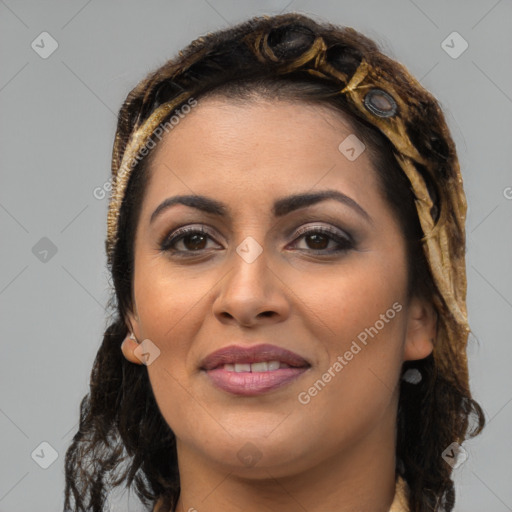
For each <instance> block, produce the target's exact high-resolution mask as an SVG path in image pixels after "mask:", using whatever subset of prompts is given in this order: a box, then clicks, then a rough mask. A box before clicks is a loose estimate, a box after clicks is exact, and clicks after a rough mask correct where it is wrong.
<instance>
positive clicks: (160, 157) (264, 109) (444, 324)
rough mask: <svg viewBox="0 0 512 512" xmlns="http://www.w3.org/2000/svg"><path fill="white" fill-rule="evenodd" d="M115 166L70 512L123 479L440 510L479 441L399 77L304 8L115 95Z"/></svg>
mask: <svg viewBox="0 0 512 512" xmlns="http://www.w3.org/2000/svg"><path fill="white" fill-rule="evenodd" d="M112 173H113V183H112V185H113V188H112V197H111V201H110V207H109V214H108V237H107V241H106V250H107V255H108V264H109V268H110V270H111V272H112V277H113V282H114V286H115V315H116V316H115V318H114V320H113V322H112V324H111V325H110V326H109V327H108V329H107V330H106V332H105V336H104V339H103V344H102V346H101V347H100V350H99V352H98V355H97V358H96V361H95V364H94V368H93V371H92V376H91V390H90V393H89V395H87V396H86V397H85V398H84V400H83V401H82V405H81V423H80V429H79V431H78V432H77V434H76V435H75V437H74V440H73V443H72V445H71V446H70V447H69V449H68V452H67V455H66V503H65V507H66V509H71V510H94V511H100V510H103V508H102V507H103V505H104V501H105V497H106V494H107V493H108V491H109V489H110V488H111V487H115V486H118V485H120V484H121V483H123V482H126V485H128V486H131V485H133V487H134V488H135V490H136V492H137V495H138V496H139V498H140V499H141V500H142V501H143V502H144V503H145V504H150V506H151V507H152V510H154V511H155V512H162V511H165V512H168V511H171V510H172V511H181V510H187V511H193V510H197V511H199V512H201V511H203V510H207V511H209V512H215V511H220V510H222V511H231V510H233V511H234V510H244V511H259V510H275V509H276V508H277V507H279V510H281V511H283V510H284V511H296V510H308V511H309V512H314V511H317V510H333V511H334V510H336V511H354V510H358V511H372V512H381V511H382V512H388V511H392V512H398V511H411V512H419V511H443V510H444V511H450V510H452V509H453V504H454V500H455V498H454V488H453V481H452V479H451V472H452V468H453V466H455V465H456V463H460V461H461V459H460V458H459V459H458V458H457V456H458V455H461V454H462V455H463V453H464V452H463V449H462V448H461V447H460V444H461V443H462V442H463V441H464V439H465V438H466V437H467V436H470V435H475V434H477V433H478V432H480V431H481V429H482V428H483V425H484V417H483V413H482V410H481V408H480V407H479V406H478V404H477V403H476V402H475V401H473V400H472V398H471V394H470V390H469V384H468V373H467V360H466V350H465V349H466V342H467V337H468V332H469V328H468V325H467V317H466V305H465V295H466V276H465V263H464V248H465V232H464V222H465V213H466V203H465V197H464V192H463V189H462V179H461V176H460V171H459V166H458V161H457V156H456V152H455V146H454V143H453V141H452V138H451V136H450V134H449V131H448V128H447V126H446V124H445V121H444V117H443V114H442V112H441V110H440V108H439V106H438V104H437V102H436V100H435V99H434V98H433V97H432V95H430V94H429V93H428V92H427V91H425V90H424V89H423V88H422V87H421V85H420V84H419V83H418V82H417V81H416V80H415V79H414V78H413V77H412V76H411V75H410V74H409V73H408V72H407V70H406V69H405V68H404V67H403V66H402V65H400V64H399V63H397V62H395V61H393V60H391V59H389V58H388V57H386V56H385V55H383V54H382V53H381V52H380V51H379V50H378V48H377V46H376V45H375V44H374V43H373V42H372V41H371V40H369V39H368V38H366V37H365V36H363V35H361V34H359V33H358V32H356V31H355V30H353V29H350V28H341V27H336V26H332V25H328V24H321V23H318V22H316V21H314V20H312V19H310V18H308V17H306V16H303V15H299V14H285V15H279V16H273V17H261V18H254V19H251V20H249V21H247V22H245V23H243V24H240V25H238V26H236V27H234V28H231V29H229V30H224V31H221V32H217V33H213V34H208V35H207V36H205V37H201V38H199V39H197V40H195V41H194V42H192V43H191V44H190V45H189V46H188V47H187V48H186V49H185V50H183V51H182V52H180V54H179V57H178V58H176V59H173V60H171V61H169V62H167V63H166V64H164V65H163V66H162V67H161V68H159V69H158V70H157V71H155V72H154V73H152V74H150V75H149V76H148V77H147V78H146V79H145V80H143V81H142V82H141V83H140V84H139V85H138V86H137V87H136V88H135V89H133V91H132V92H131V93H130V94H129V95H128V97H127V99H126V101H125V103H124V105H123V107H122V108H121V111H120V115H119V123H118V129H117V134H116V140H115V145H114V151H113V165H112ZM470 420H474V424H473V425H472V426H470ZM457 461H458V462H457ZM72 501H74V505H73V507H74V508H70V507H71V502H72Z"/></svg>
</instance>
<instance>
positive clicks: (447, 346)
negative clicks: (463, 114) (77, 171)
mask: <svg viewBox="0 0 512 512" xmlns="http://www.w3.org/2000/svg"><path fill="white" fill-rule="evenodd" d="M272 28H273V29H275V27H272ZM347 30H349V31H350V30H351V29H347ZM202 40H203V38H200V39H199V40H198V41H202ZM243 42H244V44H246V45H247V46H248V47H249V48H250V50H251V51H252V53H253V54H254V55H255V57H256V58H257V59H258V61H259V62H260V63H265V62H266V63H271V65H274V66H277V67H276V69H277V72H278V73H279V74H287V73H290V72H292V71H295V70H298V69H299V68H300V70H302V71H306V72H307V73H309V74H311V75H314V76H317V77H320V78H327V79H330V80H331V81H335V82H336V83H340V84H342V85H343V86H344V87H343V88H340V91H339V94H344V95H345V96H346V98H347V101H348V103H349V105H350V106H351V108H352V109H353V110H354V111H355V113H356V114H357V115H358V116H360V117H361V116H362V117H363V118H364V119H365V120H367V121H368V122H369V123H371V124H372V125H374V126H376V127H377V128H378V129H379V130H380V131H381V132H382V133H383V134H385V135H386V136H387V138H388V139H389V140H390V141H391V143H392V144H393V146H394V147H395V149H396V152H395V157H396V159H397V161H398V163H399V165H400V166H401V168H402V170H403V172H404V173H405V175H406V176H407V178H408V180H409V182H410V184H411V188H412V189H413V192H414V195H415V203H416V209H417V212H418V216H419V220H420V224H421V227H422V229H423V233H424V237H423V250H424V253H425V256H426V259H427V261H428V263H429V267H430V270H431V273H432V276H433V279H434V283H435V286H436V288H437V292H438V293H437V294H436V295H435V296H434V306H435V308H436V310H437V312H438V332H437V340H436V343H435V348H434V357H435V358H436V361H437V363H438V365H439V366H440V368H441V370H442V371H443V373H444V375H445V377H446V378H447V379H449V380H450V379H453V380H454V381H455V382H456V383H458V384H459V385H460V384H462V385H463V386H464V387H466V386H467V380H468V375H467V359H466V351H465V347H466V344H467V337H468V334H469V331H470V330H469V327H468V323H467V312H466V286H467V283H466V268H465V256H464V253H465V232H464V225H465V218H466V208H467V207H466V199H465V195H464V191H463V186H462V177H461V174H460V169H459V163H458V159H457V156H456V153H455V146H454V144H453V141H452V139H451V136H450V134H449V131H448V128H447V126H446V123H445V121H444V117H443V115H442V112H441V111H440V109H439V107H438V106H437V103H436V101H435V100H434V98H433V97H432V96H431V95H430V94H429V93H428V92H427V91H425V89H423V87H422V86H421V85H420V84H419V82H418V81H417V80H416V79H415V78H414V77H413V76H411V75H410V74H409V72H408V71H407V69H406V68H405V67H404V66H402V65H401V64H400V63H398V62H394V63H393V67H391V66H389V67H386V63H387V62H391V61H390V60H389V59H388V58H387V57H386V56H384V55H382V54H379V57H378V59H379V60H376V59H377V57H375V56H374V55H372V54H371V53H368V54H367V55H363V56H362V57H361V59H360V61H359V64H358V65H357V67H356V70H355V72H354V73H353V75H352V76H351V78H350V79H349V77H348V76H347V74H346V73H345V72H343V71H341V70H340V69H338V68H336V66H335V65H333V63H332V62H330V61H329V58H328V55H327V53H328V50H329V48H332V45H331V47H328V45H327V44H326V42H325V38H323V37H321V36H315V37H314V40H312V42H311V44H310V45H309V48H308V49H307V50H306V51H303V52H301V53H300V55H298V56H296V57H295V58H293V59H290V58H288V59H286V58H284V59H283V58H279V57H278V56H277V55H276V52H275V51H274V49H273V48H272V47H271V45H270V44H269V33H268V30H261V29H260V30H258V31H256V32H251V33H249V34H247V35H245V36H244V37H243ZM205 53H206V52H205V51H198V52H196V53H195V54H194V55H193V61H194V62H192V64H194V63H195V62H198V61H200V60H201V59H202V58H203V57H204V56H205ZM381 64H382V65H381ZM397 66H398V69H399V72H400V73H401V76H398V77H395V76H393V73H390V71H389V70H390V69H392V71H396V68H397ZM188 67H190V65H189V66H188ZM186 71H187V67H185V66H179V67H178V68H174V71H172V72H171V73H167V75H168V76H163V75H164V74H166V73H163V74H162V75H161V76H159V77H157V79H155V75H153V77H152V78H151V79H147V80H146V81H145V82H142V83H141V84H140V85H139V86H138V87H137V88H136V89H135V90H134V92H136V91H138V93H139V95H140V94H141V92H143V91H144V88H150V86H151V80H153V81H155V80H158V83H162V82H163V81H164V80H165V81H172V80H174V79H176V78H177V79H179V76H180V74H183V73H185V74H186ZM153 85H154V84H153ZM196 91H197V92H199V93H200V89H199V87H195V88H194V87H191V88H190V89H189V90H187V91H183V90H182V92H181V93H180V94H179V95H177V96H176V97H175V98H173V99H172V100H171V101H168V102H166V103H163V104H162V105H160V106H158V107H157V108H156V109H155V110H154V111H153V112H152V113H151V115H150V116H149V117H148V118H147V119H146V120H142V122H141V124H140V125H139V126H138V127H137V126H136V127H134V128H133V131H132V132H131V134H130V137H129V138H128V140H127V143H126V146H125V147H124V148H123V147H122V143H121V142H120V140H118V138H117V136H116V143H115V146H114V156H113V165H112V174H113V186H112V195H111V200H110V204H109V211H108V235H107V243H106V246H107V255H108V258H109V263H111V261H112V255H113V252H114V248H115V245H116V243H117V240H118V220H119V214H120V209H121V205H122V202H123V198H124V195H125V191H126V187H127V184H128V180H129V178H130V176H131V173H132V170H133V169H134V167H135V164H136V163H137V162H138V160H139V159H140V158H141V156H140V153H141V151H143V150H144V147H145V146H147V144H148V142H149V141H150V140H152V139H151V138H152V136H153V135H154V133H155V130H156V129H157V128H158V127H159V126H160V125H161V124H162V123H163V122H164V120H165V119H166V118H169V116H170V115H171V114H172V113H173V112H174V111H175V110H176V109H177V108H178V107H179V106H180V105H182V104H183V103H184V102H185V101H187V100H189V99H190V98H192V97H193V96H194V93H195V92H196ZM404 91H405V92H404ZM147 97H148V91H146V94H145V99H147ZM426 106H428V107H429V108H431V109H434V114H435V115H436V116H437V125H435V121H436V120H435V119H434V120H432V119H429V122H430V123H431V124H434V125H435V127H436V128H437V129H438V135H439V137H438V138H437V139H436V140H439V139H440V140H441V141H442V142H443V143H444V144H445V148H447V153H448V154H447V155H441V160H440V158H439V154H434V153H435V150H434V144H433V143H432V144H431V147H432V150H431V153H430V152H427V151H426V150H425V147H423V151H422V153H423V154H420V151H419V150H418V148H417V147H416V146H415V145H414V144H413V142H412V141H411V137H410V134H409V131H410V125H411V123H410V122H411V120H414V119H415V118H416V119H423V123H424V122H425V121H424V119H425V115H426V114H425V113H424V112H423V109H424V108H426ZM406 121H409V125H407V123H406ZM412 124H414V123H412ZM416 142H417V140H416ZM417 143H418V142H417ZM429 143H430V142H429ZM428 147H430V146H428V145H427V148H428ZM443 159H444V167H443V169H441V168H440V165H442V164H441V163H440V162H442V161H443ZM425 173H426V174H425ZM429 177H430V181H431V182H434V183H437V184H438V185H439V187H438V188H439V190H438V191H437V195H438V197H437V198H436V201H435V203H434V201H433V198H432V197H431V194H432V192H431V191H430V192H429V184H428V183H427V180H428V178H429Z"/></svg>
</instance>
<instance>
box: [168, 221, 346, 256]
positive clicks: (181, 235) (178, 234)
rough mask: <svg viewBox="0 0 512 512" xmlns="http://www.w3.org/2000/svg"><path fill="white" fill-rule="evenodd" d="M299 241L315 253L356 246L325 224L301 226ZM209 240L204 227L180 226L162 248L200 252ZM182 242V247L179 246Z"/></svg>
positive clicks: (332, 251) (171, 250) (169, 236)
mask: <svg viewBox="0 0 512 512" xmlns="http://www.w3.org/2000/svg"><path fill="white" fill-rule="evenodd" d="M295 236H296V237H297V238H296V239H295V241H294V242H293V245H297V241H298V240H301V239H304V241H305V243H306V245H307V246H308V247H306V248H299V250H301V251H306V252H313V253H315V254H334V253H339V252H344V251H348V250H350V249H352V248H353V247H354V245H355V244H354V241H353V239H352V237H351V236H350V235H348V234H344V233H343V232H342V231H340V232H338V231H335V230H333V229H329V228H326V227H323V226H313V227H309V228H301V229H299V230H298V231H297V232H296V233H295ZM208 240H213V241H214V239H213V237H212V236H211V235H210V234H209V232H208V231H207V230H205V229H204V228H203V227H200V228H197V227H186V228H180V229H177V230H176V231H174V232H172V233H171V234H170V235H167V236H165V237H164V239H163V240H162V241H161V242H160V250H162V251H166V252H171V253H173V254H180V253H181V254H180V255H184V254H186V253H189V254H190V253H200V252H202V251H205V250H208V247H207V244H208ZM330 243H334V247H331V248H329V244H330ZM179 244H181V247H178V246H179Z"/></svg>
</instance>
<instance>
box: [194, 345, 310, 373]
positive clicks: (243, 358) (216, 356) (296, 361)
mask: <svg viewBox="0 0 512 512" xmlns="http://www.w3.org/2000/svg"><path fill="white" fill-rule="evenodd" d="M262 361H280V362H281V363H286V364H287V365H289V366H293V367H296V368H302V367H306V366H311V365H310V364H309V363H308V361H306V360H305V359H304V358H303V357H301V356H299V355H298V354H296V353H295V352H291V351H290V350H286V349H284V348H281V347H278V346H276V345H269V344H268V343H264V344H261V345H253V346H250V347H244V346H242V345H229V346H228V347H223V348H221V349H219V350H216V351H215V352H212V353H211V354H209V355H208V356H206V357H205V358H204V359H203V360H202V361H201V364H200V368H201V369H202V370H213V369H215V368H217V367H219V366H222V365H224V364H236V363H239V364H243V363H249V364H250V363H258V362H262Z"/></svg>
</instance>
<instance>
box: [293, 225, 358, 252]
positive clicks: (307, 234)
mask: <svg viewBox="0 0 512 512" xmlns="http://www.w3.org/2000/svg"><path fill="white" fill-rule="evenodd" d="M296 235H298V238H297V239H296V240H301V239H304V242H305V243H306V245H307V246H309V247H308V248H306V249H305V250H306V251H309V252H311V251H312V252H313V253H324V254H333V253H339V252H344V251H348V250H350V249H352V248H353V247H354V241H353V240H352V237H351V236H350V235H348V234H343V232H338V231H335V230H333V229H329V228H325V227H323V226H313V227H310V228H302V229H300V230H298V231H297V233H296ZM330 242H334V248H332V247H331V248H330V249H328V248H327V247H328V246H329V243H330ZM294 243H296V242H294ZM300 250H304V249H300Z"/></svg>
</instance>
